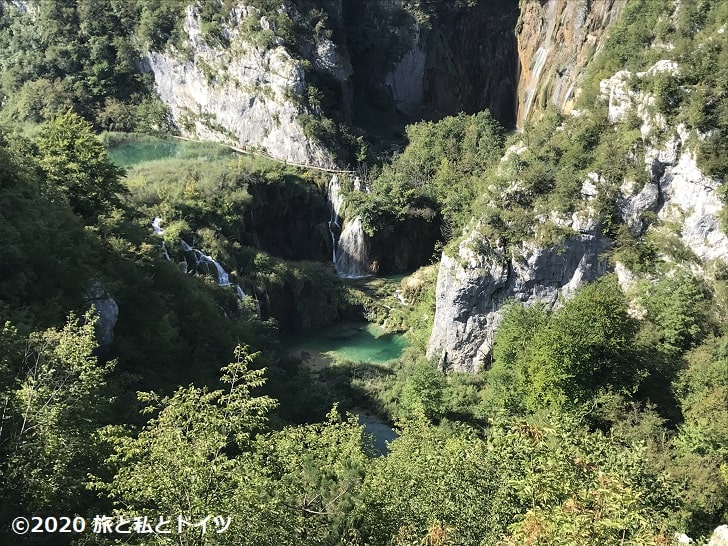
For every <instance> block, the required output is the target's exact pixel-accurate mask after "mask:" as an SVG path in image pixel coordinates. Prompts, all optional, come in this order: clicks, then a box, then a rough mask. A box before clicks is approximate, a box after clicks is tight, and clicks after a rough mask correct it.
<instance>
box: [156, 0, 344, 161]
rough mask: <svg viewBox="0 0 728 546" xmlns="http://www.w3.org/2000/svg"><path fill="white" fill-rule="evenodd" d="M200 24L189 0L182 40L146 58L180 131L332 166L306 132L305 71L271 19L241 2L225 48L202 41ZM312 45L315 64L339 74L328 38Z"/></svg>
mask: <svg viewBox="0 0 728 546" xmlns="http://www.w3.org/2000/svg"><path fill="white" fill-rule="evenodd" d="M201 26H202V25H201V21H200V14H199V10H198V8H196V7H195V6H189V7H188V8H187V9H186V12H185V22H184V31H185V34H186V39H185V42H184V44H183V45H182V46H181V47H180V48H174V47H173V46H168V48H167V50H165V51H164V52H159V51H151V52H148V53H147V54H146V55H145V57H144V65H145V68H146V70H148V71H150V72H152V73H153V74H154V79H155V85H156V90H157V93H158V94H159V96H160V98H161V99H162V101H163V102H164V103H165V104H166V105H167V106H168V107H169V109H170V112H171V114H172V117H173V119H174V122H175V124H176V125H177V126H178V128H179V130H180V132H181V133H182V134H183V135H185V136H189V137H194V138H200V139H203V140H216V141H224V142H228V143H230V144H235V145H239V146H241V147H245V148H257V149H260V150H261V151H264V152H266V153H268V154H270V155H271V156H273V157H275V158H277V159H281V160H285V161H290V162H294V163H303V164H311V165H317V166H325V167H331V166H333V160H332V157H331V155H330V153H329V152H328V151H326V150H325V149H324V148H323V147H322V146H320V145H319V144H317V143H315V142H313V141H312V140H311V139H309V138H308V137H307V136H306V134H305V133H304V128H303V126H302V124H301V122H300V115H301V114H304V113H306V112H307V110H306V109H305V107H304V106H303V104H304V99H303V97H304V93H305V91H306V81H305V75H304V69H303V66H302V64H301V62H300V61H299V60H297V59H295V58H294V57H293V56H292V55H291V54H290V53H289V52H288V50H287V49H286V48H285V47H284V46H283V44H282V40H281V39H280V38H278V37H277V36H276V34H275V28H274V26H273V25H272V23H270V22H269V21H268V20H267V19H266V17H265V16H262V15H261V14H260V12H259V11H258V10H257V9H255V8H252V7H246V6H245V5H243V4H239V5H238V6H237V7H236V8H235V9H234V10H233V11H232V13H231V15H230V19H229V21H228V23H227V25H226V26H225V30H224V32H225V34H226V38H227V40H228V41H229V44H228V45H226V46H225V47H223V46H211V45H210V44H208V42H207V41H206V39H205V37H204V36H203V34H202V30H201ZM244 29H247V30H244ZM251 29H252V30H251ZM314 49H315V52H316V54H317V56H316V59H317V61H318V62H317V65H318V66H319V68H320V69H321V70H324V71H329V72H330V73H332V74H335V75H337V76H339V77H346V74H347V73H348V72H350V66H348V65H347V63H348V61H346V59H344V58H343V57H341V56H340V55H338V53H337V51H336V47H335V45H334V44H333V43H332V42H330V41H323V42H322V43H320V44H318V45H317V47H316V48H314ZM319 54H320V55H319Z"/></svg>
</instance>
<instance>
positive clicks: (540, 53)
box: [522, 46, 551, 121]
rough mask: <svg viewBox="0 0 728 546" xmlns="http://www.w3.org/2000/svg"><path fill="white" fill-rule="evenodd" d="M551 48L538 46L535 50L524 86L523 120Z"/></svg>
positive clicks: (529, 108) (533, 97)
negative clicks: (531, 66)
mask: <svg viewBox="0 0 728 546" xmlns="http://www.w3.org/2000/svg"><path fill="white" fill-rule="evenodd" d="M550 50H551V48H550V47H543V46H542V47H539V48H538V50H537V51H536V55H535V56H534V59H533V69H532V71H531V77H530V78H529V80H528V85H527V86H526V90H525V91H526V104H525V106H524V109H523V110H524V112H523V118H522V119H523V120H524V121H525V120H526V119H527V118H528V112H529V111H530V110H531V105H532V104H533V99H535V98H536V89H537V87H538V81H539V79H540V78H541V71H542V70H543V67H544V65H545V64H546V59H547V58H548V55H549V51H550Z"/></svg>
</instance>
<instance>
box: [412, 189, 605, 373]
mask: <svg viewBox="0 0 728 546" xmlns="http://www.w3.org/2000/svg"><path fill="white" fill-rule="evenodd" d="M585 197H586V199H590V198H591V197H590V196H585ZM564 225H565V227H566V226H569V227H571V228H572V229H575V230H576V233H575V235H574V236H573V237H571V238H569V239H567V240H566V241H565V242H564V244H563V245H560V246H559V247H557V248H539V247H538V246H537V245H536V244H533V243H523V244H522V245H520V246H519V247H517V248H513V249H510V250H509V251H504V250H503V249H498V248H492V247H490V246H489V243H488V241H485V240H483V239H482V238H481V236H480V235H479V233H478V230H477V228H476V229H475V230H474V231H473V232H472V233H471V234H470V235H469V237H468V238H466V239H465V240H464V241H463V242H462V243H461V244H460V247H459V249H458V255H457V256H454V257H451V256H447V255H445V254H443V256H442V261H441V262H440V270H439V272H438V276H437V288H436V310H435V318H434V322H433V326H432V335H431V337H430V341H429V345H428V349H427V356H428V358H436V359H438V361H439V363H440V367H441V368H442V369H445V370H455V371H467V372H477V371H479V370H480V369H481V368H483V367H484V366H487V365H488V363H489V362H490V360H489V359H490V353H491V349H492V347H493V335H494V333H495V330H496V328H497V327H498V324H499V323H500V308H501V307H502V305H503V304H504V303H506V302H507V301H513V300H515V301H521V302H524V303H526V304H528V305H532V304H535V303H537V302H541V303H544V304H546V305H548V306H551V307H553V306H555V305H558V302H559V297H560V296H564V297H567V296H569V295H570V294H572V293H573V292H574V291H575V290H576V289H577V288H578V287H579V286H580V285H581V284H582V283H584V282H589V281H591V280H594V279H596V278H598V277H599V276H601V275H603V274H604V273H605V272H606V271H607V262H606V260H605V259H604V257H603V254H604V252H605V251H606V250H607V249H608V248H609V241H608V240H607V239H606V238H605V237H604V236H603V235H602V233H601V226H600V225H599V224H598V223H597V222H596V221H595V220H594V219H590V218H587V219H584V218H580V217H579V216H578V215H575V216H574V217H572V218H571V219H569V220H567V221H565V222H564ZM473 248H478V249H479V250H478V251H475V250H473ZM484 248H485V252H484V251H483V249H484Z"/></svg>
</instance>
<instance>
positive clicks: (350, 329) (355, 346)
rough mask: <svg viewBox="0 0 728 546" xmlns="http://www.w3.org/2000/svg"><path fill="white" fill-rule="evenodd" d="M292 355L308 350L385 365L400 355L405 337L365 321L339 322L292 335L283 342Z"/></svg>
mask: <svg viewBox="0 0 728 546" xmlns="http://www.w3.org/2000/svg"><path fill="white" fill-rule="evenodd" d="M286 345H288V346H289V347H290V352H291V354H295V355H297V356H300V355H301V353H307V354H308V355H310V356H311V357H314V359H315V358H316V356H317V355H323V356H328V357H331V358H334V359H337V360H351V361H354V362H369V363H372V364H384V363H385V362H388V361H390V360H394V359H396V358H399V357H400V356H402V352H403V351H404V349H405V348H406V347H407V340H406V339H405V337H404V336H403V335H402V334H387V333H385V332H384V330H383V329H382V328H381V327H379V326H377V325H376V324H371V323H367V322H358V323H349V324H341V325H338V326H333V327H331V328H327V329H325V330H321V331H318V332H310V333H308V334H305V335H301V336H295V337H292V338H290V339H289V340H288V343H286Z"/></svg>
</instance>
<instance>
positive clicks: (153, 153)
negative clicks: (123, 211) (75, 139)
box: [108, 137, 236, 167]
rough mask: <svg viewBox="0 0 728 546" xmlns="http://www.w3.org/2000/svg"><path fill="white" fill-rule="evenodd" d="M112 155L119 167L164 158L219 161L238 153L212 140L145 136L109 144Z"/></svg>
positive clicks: (112, 159)
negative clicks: (193, 140) (195, 140)
mask: <svg viewBox="0 0 728 546" xmlns="http://www.w3.org/2000/svg"><path fill="white" fill-rule="evenodd" d="M108 151H109V159H110V160H111V162H112V163H114V164H115V165H118V166H119V167H130V166H132V165H138V164H140V163H146V162H148V161H159V160H163V159H202V160H205V161H217V160H220V159H230V158H233V157H235V155H236V154H235V152H233V151H232V150H230V149H229V148H227V147H225V146H222V145H220V144H215V143H211V142H190V141H186V140H180V139H167V138H152V137H143V138H140V139H138V140H135V139H129V140H122V141H120V142H118V143H114V144H111V145H110V146H109V147H108Z"/></svg>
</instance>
